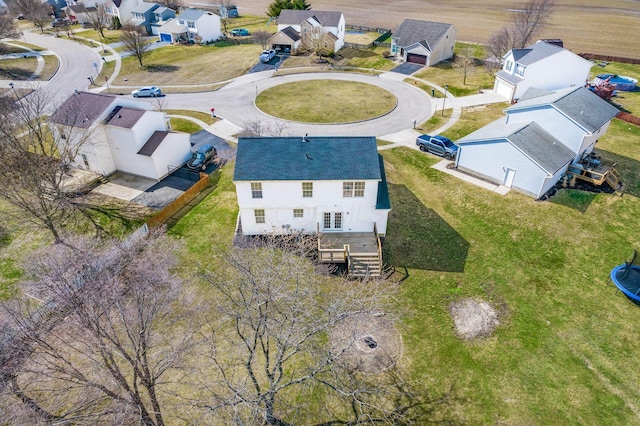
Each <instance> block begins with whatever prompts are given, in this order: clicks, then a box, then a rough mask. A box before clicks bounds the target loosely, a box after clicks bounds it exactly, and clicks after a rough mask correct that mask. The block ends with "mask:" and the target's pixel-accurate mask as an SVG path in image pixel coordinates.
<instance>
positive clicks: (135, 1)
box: [104, 0, 142, 25]
mask: <svg viewBox="0 0 640 426" xmlns="http://www.w3.org/2000/svg"><path fill="white" fill-rule="evenodd" d="M140 3H142V0H106V1H105V3H104V8H105V12H106V13H107V15H109V16H111V17H112V18H118V20H119V21H120V24H122V25H124V24H128V23H129V21H131V19H132V18H133V10H134V9H135V8H136V7H137V6H139V5H140Z"/></svg>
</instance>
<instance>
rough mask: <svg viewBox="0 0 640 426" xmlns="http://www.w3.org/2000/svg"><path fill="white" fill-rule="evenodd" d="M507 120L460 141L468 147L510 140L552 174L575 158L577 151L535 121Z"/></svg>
mask: <svg viewBox="0 0 640 426" xmlns="http://www.w3.org/2000/svg"><path fill="white" fill-rule="evenodd" d="M504 122H505V119H504V118H501V119H499V120H496V121H494V122H493V123H490V124H489V125H487V126H485V127H483V128H481V129H479V130H476V131H475V132H473V133H471V134H469V135H467V136H465V137H464V138H462V139H460V140H458V141H457V142H456V143H458V144H459V145H461V146H464V145H467V144H472V143H490V142H492V141H500V140H503V141H507V142H509V143H510V144H511V145H513V146H514V147H516V148H517V149H518V150H520V151H521V152H522V153H524V154H525V155H526V156H527V157H529V158H530V159H531V160H532V161H533V162H535V163H536V164H538V165H539V166H540V167H541V168H542V169H543V170H544V171H545V172H547V173H548V174H550V175H552V174H554V173H556V172H557V171H558V170H560V169H561V168H562V167H564V166H565V165H566V164H567V163H569V162H570V161H572V160H573V159H574V157H575V153H574V152H573V151H571V150H570V149H569V148H567V147H566V146H565V145H564V144H563V143H562V142H560V141H559V140H558V139H556V138H555V137H553V135H551V133H549V132H547V131H546V130H544V129H543V128H542V127H541V126H540V125H539V124H538V123H536V122H534V121H532V122H529V123H522V122H519V123H508V124H505V123H504Z"/></svg>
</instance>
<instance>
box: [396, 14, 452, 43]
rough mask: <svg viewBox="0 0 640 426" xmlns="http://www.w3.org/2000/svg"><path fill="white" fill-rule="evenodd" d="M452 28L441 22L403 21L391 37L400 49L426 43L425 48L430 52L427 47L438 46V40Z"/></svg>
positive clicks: (450, 25)
mask: <svg viewBox="0 0 640 426" xmlns="http://www.w3.org/2000/svg"><path fill="white" fill-rule="evenodd" d="M452 26H453V25H452V24H445V23H442V22H431V21H418V20H415V19H405V20H404V21H403V22H402V24H400V26H399V27H398V28H397V29H396V30H395V31H394V32H393V34H392V37H393V38H394V39H396V44H397V45H398V46H400V47H406V46H410V45H412V44H414V43H419V42H421V41H426V42H427V46H425V47H427V49H429V50H431V47H429V46H435V45H436V44H438V42H439V41H440V39H441V38H442V37H443V36H444V35H445V34H446V33H447V31H449V28H451V27H452ZM423 46H424V44H423Z"/></svg>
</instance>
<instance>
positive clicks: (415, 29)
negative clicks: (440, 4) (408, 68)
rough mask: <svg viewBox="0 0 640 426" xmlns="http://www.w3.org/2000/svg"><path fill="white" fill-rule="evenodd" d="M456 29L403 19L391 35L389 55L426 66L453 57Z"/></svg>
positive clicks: (452, 26) (441, 24) (448, 25)
mask: <svg viewBox="0 0 640 426" xmlns="http://www.w3.org/2000/svg"><path fill="white" fill-rule="evenodd" d="M456 34H457V29H456V27H455V26H454V25H453V24H445V23H442V22H431V21H418V20H415V19H405V20H404V21H403V22H402V24H400V26H399V27H398V28H396V30H395V31H394V32H393V34H391V54H392V55H393V56H395V57H396V58H399V59H402V60H403V61H405V62H412V63H416V64H422V65H426V66H431V65H435V64H437V63H438V62H441V61H444V60H446V59H449V58H452V57H453V46H454V45H455V43H456Z"/></svg>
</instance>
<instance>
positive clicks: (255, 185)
mask: <svg viewBox="0 0 640 426" xmlns="http://www.w3.org/2000/svg"><path fill="white" fill-rule="evenodd" d="M251 198H262V183H261V182H251Z"/></svg>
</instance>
